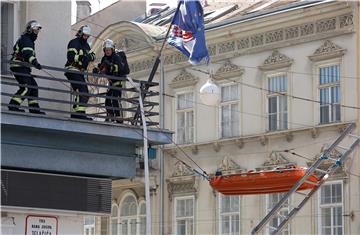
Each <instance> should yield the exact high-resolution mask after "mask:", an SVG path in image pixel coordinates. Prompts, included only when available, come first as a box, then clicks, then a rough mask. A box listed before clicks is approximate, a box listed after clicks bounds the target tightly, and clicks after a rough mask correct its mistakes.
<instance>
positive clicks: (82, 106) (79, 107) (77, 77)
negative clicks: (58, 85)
mask: <svg viewBox="0 0 360 235" xmlns="http://www.w3.org/2000/svg"><path fill="white" fill-rule="evenodd" d="M65 76H66V77H67V79H68V80H69V81H70V83H71V87H72V89H73V90H74V91H75V92H80V93H85V94H89V90H88V87H87V85H86V84H78V83H72V82H71V81H76V82H84V83H85V82H86V81H85V77H84V75H82V74H77V73H69V72H66V73H65ZM88 100H89V97H88V96H86V95H83V94H81V95H79V94H76V95H75V102H77V103H78V104H74V105H73V111H75V112H78V113H85V110H86V104H87V102H88Z"/></svg>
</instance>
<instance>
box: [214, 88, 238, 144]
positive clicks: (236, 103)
mask: <svg viewBox="0 0 360 235" xmlns="http://www.w3.org/2000/svg"><path fill="white" fill-rule="evenodd" d="M230 86H237V92H238V95H239V97H238V99H235V100H229V101H224V102H223V101H222V100H220V105H219V138H232V137H236V136H240V135H241V127H240V126H241V125H240V123H241V115H240V113H241V104H240V100H241V99H240V97H241V88H240V84H239V83H237V82H236V84H234V82H232V83H223V84H220V92H222V88H224V87H230ZM220 97H221V99H222V93H220ZM234 104H235V105H237V107H238V111H237V118H238V124H237V125H238V133H232V134H231V135H230V136H224V135H223V125H222V111H223V107H224V106H230V107H231V105H234ZM235 112H236V111H235ZM230 125H231V124H230Z"/></svg>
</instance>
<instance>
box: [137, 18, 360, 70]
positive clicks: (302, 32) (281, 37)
mask: <svg viewBox="0 0 360 235" xmlns="http://www.w3.org/2000/svg"><path fill="white" fill-rule="evenodd" d="M353 18H354V17H353V13H352V12H349V13H345V14H342V15H339V16H334V17H330V18H329V17H324V18H322V19H317V20H315V19H314V20H312V21H308V22H304V23H302V24H295V25H286V26H284V27H282V28H279V29H275V30H270V31H265V32H260V33H253V34H250V35H248V36H244V35H241V36H240V37H238V38H234V39H233V40H228V41H220V42H217V43H209V44H208V51H209V54H210V56H211V57H212V59H213V60H216V59H217V57H218V58H219V59H221V58H224V57H223V56H225V55H226V58H231V57H236V56H238V55H240V54H252V53H258V52H261V51H268V50H269V48H282V47H285V46H291V45H296V44H299V43H305V42H310V41H314V40H321V39H326V38H329V37H334V36H339V35H344V34H345V33H352V32H355V29H354V20H353ZM287 23H288V22H287ZM280 27H281V26H280ZM187 60H188V59H187V58H186V57H185V56H184V55H183V54H182V53H181V52H173V53H170V54H166V55H165V58H164V64H165V65H175V64H179V63H185V62H186V61H187ZM145 61H146V60H145ZM136 63H137V64H140V65H141V66H134V69H133V70H132V72H139V71H141V70H147V69H150V68H151V66H152V65H153V63H151V66H150V67H147V66H144V65H143V64H142V62H136ZM146 64H147V63H145V65H146Z"/></svg>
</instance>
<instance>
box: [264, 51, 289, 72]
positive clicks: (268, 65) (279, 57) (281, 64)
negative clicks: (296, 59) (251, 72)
mask: <svg viewBox="0 0 360 235" xmlns="http://www.w3.org/2000/svg"><path fill="white" fill-rule="evenodd" d="M292 63H293V60H292V59H290V58H289V57H287V56H286V55H284V54H281V53H280V52H279V51H278V50H274V51H273V52H272V54H271V55H270V56H269V57H268V58H267V59H266V60H265V61H264V63H263V65H261V66H259V68H260V69H261V70H275V69H279V68H286V67H290V66H291V64H292Z"/></svg>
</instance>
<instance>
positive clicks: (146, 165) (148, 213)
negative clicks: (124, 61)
mask: <svg viewBox="0 0 360 235" xmlns="http://www.w3.org/2000/svg"><path fill="white" fill-rule="evenodd" d="M127 78H128V80H129V82H130V83H131V85H132V86H134V87H135V88H136V89H138V91H139V104H140V106H139V107H140V113H141V119H142V125H143V140H144V147H143V148H144V149H143V154H144V169H145V199H146V201H145V202H146V204H145V205H146V235H151V206H150V202H151V201H150V185H149V182H150V180H149V156H148V148H149V145H148V135H147V126H146V119H145V112H144V105H143V99H142V95H141V89H142V88H143V86H142V85H141V83H140V87H139V86H136V85H135V83H134V81H133V80H132V79H131V78H130V77H127Z"/></svg>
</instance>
